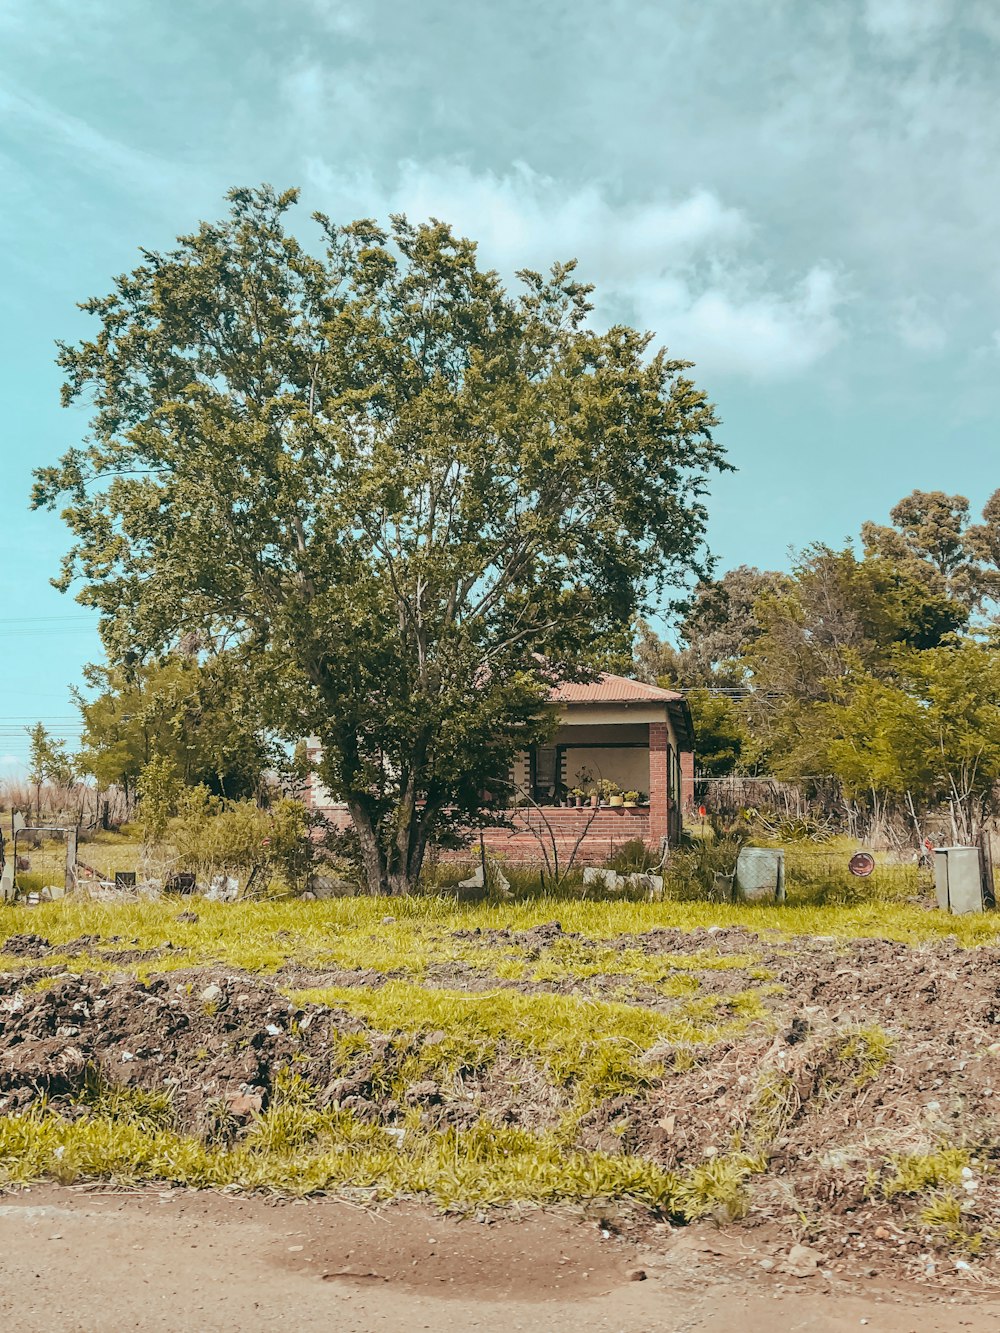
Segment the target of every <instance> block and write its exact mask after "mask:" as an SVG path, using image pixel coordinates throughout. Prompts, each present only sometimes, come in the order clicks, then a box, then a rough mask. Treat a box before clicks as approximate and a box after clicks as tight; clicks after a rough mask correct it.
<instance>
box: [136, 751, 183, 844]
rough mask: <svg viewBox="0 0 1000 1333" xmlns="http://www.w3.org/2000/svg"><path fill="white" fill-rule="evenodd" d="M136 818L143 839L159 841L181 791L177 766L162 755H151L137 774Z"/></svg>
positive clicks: (152, 841)
mask: <svg viewBox="0 0 1000 1333" xmlns="http://www.w3.org/2000/svg"><path fill="white" fill-rule="evenodd" d="M137 790H138V795H139V821H140V827H141V829H142V837H143V841H144V842H146V843H154V842H160V841H161V840H162V838H163V836H164V834H165V833H166V831H167V824H168V823H169V822H170V820H171V818H172V817H173V815H174V814H175V812H176V810H177V806H178V803H179V801H180V799H181V795H182V791H183V788H182V785H181V780H180V778H179V777H178V776H177V770H176V769H175V768H174V766H173V764H172V763H171V761H170V760H169V759H168V758H167V757H166V756H165V755H154V756H153V757H152V759H150V760H149V762H148V763H147V764H146V765H145V767H144V768H143V769H142V771H141V772H140V774H139V781H138V784H137Z"/></svg>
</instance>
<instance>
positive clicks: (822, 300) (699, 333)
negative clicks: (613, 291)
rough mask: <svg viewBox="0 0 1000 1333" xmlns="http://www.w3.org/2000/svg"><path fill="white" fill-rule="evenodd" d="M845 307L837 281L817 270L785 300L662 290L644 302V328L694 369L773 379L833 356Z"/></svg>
mask: <svg viewBox="0 0 1000 1333" xmlns="http://www.w3.org/2000/svg"><path fill="white" fill-rule="evenodd" d="M844 300H845V297H844V294H843V292H842V291H841V283H840V280H839V279H838V277H837V275H836V274H835V273H834V272H833V271H832V270H831V269H830V268H828V267H826V266H824V265H816V266H815V267H814V268H812V269H810V270H809V272H808V273H807V274H806V275H805V277H804V278H803V279H802V280H801V281H800V282H798V283H797V284H796V285H795V286H794V287H793V288H792V289H791V291H789V292H787V293H780V292H775V291H764V292H760V293H757V294H751V293H749V292H740V291H739V290H735V291H727V290H726V289H725V288H723V287H718V286H713V287H709V288H707V289H706V290H705V291H702V292H701V293H699V294H697V295H695V294H693V293H692V292H691V291H689V290H687V289H685V288H684V287H683V286H681V285H680V284H669V283H665V284H663V285H662V287H661V288H660V289H659V290H657V289H654V290H652V291H650V292H649V293H648V294H647V301H648V304H647V306H646V310H647V317H646V320H645V321H644V322H646V323H647V324H649V325H650V326H651V327H656V328H658V329H659V330H661V331H662V336H664V337H666V338H667V339H668V340H669V342H670V345H671V347H672V349H673V350H674V351H676V352H677V353H678V354H679V355H683V356H685V357H687V356H690V357H691V359H693V360H695V361H697V362H698V363H699V364H704V365H707V366H709V367H711V368H712V369H715V370H719V371H726V372H729V373H731V374H739V375H745V376H747V377H749V378H753V379H776V378H781V377H783V376H788V375H795V374H798V373H800V372H802V371H804V370H807V369H808V368H809V367H810V366H811V365H813V364H814V363H815V362H817V361H819V360H820V359H821V358H822V357H824V356H826V355H827V353H828V352H830V351H832V349H833V348H834V347H835V346H836V345H837V343H838V342H839V341H840V339H841V337H842V336H843V330H842V327H841V322H840V317H839V314H838V310H839V307H840V305H841V304H842V303H843V301H844ZM688 349H690V351H688Z"/></svg>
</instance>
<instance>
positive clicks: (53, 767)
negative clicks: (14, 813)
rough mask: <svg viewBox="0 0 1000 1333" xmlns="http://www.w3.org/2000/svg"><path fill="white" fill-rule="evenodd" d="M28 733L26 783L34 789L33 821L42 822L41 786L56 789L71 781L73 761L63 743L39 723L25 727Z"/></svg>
mask: <svg viewBox="0 0 1000 1333" xmlns="http://www.w3.org/2000/svg"><path fill="white" fill-rule="evenodd" d="M25 730H26V731H27V733H28V739H29V742H30V744H29V747H28V781H29V782H30V783H31V785H32V786H33V787H34V789H35V819H36V822H37V823H39V824H40V823H41V822H42V785H43V784H44V783H46V782H50V783H52V784H53V785H54V786H57V787H65V786H68V785H69V783H71V782H72V781H73V761H72V760H71V759H70V757H69V755H68V754H67V752H66V744H65V742H64V741H58V740H56V739H55V738H54V737H53V736H51V735H50V734H49V732H48V731H47V730H46V728H45V726H44V725H43V724H42V723H41V722H36V723H35V725H34V726H33V727H26V728H25Z"/></svg>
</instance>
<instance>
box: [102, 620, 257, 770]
mask: <svg viewBox="0 0 1000 1333" xmlns="http://www.w3.org/2000/svg"><path fill="white" fill-rule="evenodd" d="M186 647H187V648H188V651H183V652H182V651H176V652H172V653H168V654H166V655H165V656H164V657H162V658H151V659H150V660H149V661H146V662H144V663H141V664H137V663H134V662H133V663H130V664H129V665H127V666H111V667H103V668H97V667H91V668H89V669H88V672H87V676H88V682H89V684H90V685H91V686H93V687H95V688H96V689H97V690H98V691H99V693H97V694H96V695H95V696H94V697H93V698H91V699H86V698H84V697H83V695H81V694H78V695H77V699H76V702H77V707H78V708H79V709H80V715H81V717H82V719H83V738H82V749H81V754H80V762H81V765H82V766H83V768H84V771H86V772H88V773H91V774H93V776H94V777H95V778H96V779H97V781H98V784H99V785H100V786H101V787H109V786H112V785H118V786H121V787H122V788H123V789H124V790H125V791H126V792H130V791H131V790H132V789H134V787H135V784H136V782H137V780H138V777H139V774H140V773H141V772H142V769H143V768H144V766H145V765H146V764H148V763H149V761H150V760H151V759H152V758H153V757H154V756H159V757H161V758H165V759H167V760H168V761H169V763H170V765H171V767H172V769H173V770H174V772H175V773H176V774H177V776H178V777H179V778H180V779H181V781H183V782H184V783H185V784H186V785H188V786H196V785H198V784H199V783H204V785H206V786H207V787H208V788H209V789H210V790H211V791H213V792H215V793H216V794H218V795H221V796H246V795H252V794H255V793H256V792H257V791H258V789H259V787H260V781H261V773H262V772H263V770H264V768H265V767H266V766H267V764H268V762H269V761H270V760H271V759H272V758H273V756H271V755H270V753H269V750H268V747H267V746H266V745H265V743H264V740H263V737H262V735H261V726H260V713H259V709H257V708H256V707H255V706H254V703H253V699H252V697H251V696H250V695H249V694H248V693H247V691H246V688H245V685H246V682H245V680H243V681H241V680H240V679H239V672H238V670H237V667H236V664H235V662H234V660H233V659H232V657H231V655H227V654H224V653H223V654H216V655H214V656H212V657H210V658H208V659H207V660H205V661H199V659H198V656H197V653H196V651H195V650H194V646H193V645H191V644H190V643H187V644H186Z"/></svg>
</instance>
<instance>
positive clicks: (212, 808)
mask: <svg viewBox="0 0 1000 1333" xmlns="http://www.w3.org/2000/svg"><path fill="white" fill-rule="evenodd" d="M311 823H312V820H311V817H310V815H309V812H308V811H307V810H306V809H305V807H304V806H303V805H302V804H301V803H300V802H299V801H292V800H281V801H278V802H277V804H276V805H274V806H273V807H272V808H271V809H270V810H262V809H260V807H259V806H257V805H256V804H255V803H254V802H253V801H250V800H241V801H227V800H225V799H223V798H222V797H219V796H213V795H212V794H211V793H210V792H209V790H208V788H207V787H190V788H188V789H187V790H186V791H184V792H183V793H182V794H181V796H180V798H179V799H178V802H177V814H176V816H175V817H174V818H173V819H172V820H170V821H169V823H168V824H167V827H166V830H165V837H166V839H167V841H168V842H170V843H171V844H172V845H173V846H174V848H175V850H176V852H177V859H178V863H179V864H180V866H182V867H183V868H184V869H186V870H193V871H194V872H195V873H196V874H197V875H198V876H199V878H202V879H209V878H211V877H212V876H213V875H216V874H236V875H240V874H248V873H249V872H250V871H251V870H252V869H253V868H254V867H255V866H265V867H267V868H269V869H271V870H272V871H274V872H275V873H276V874H278V875H279V876H280V877H281V879H283V880H284V881H285V883H286V884H287V885H288V887H289V888H298V887H301V885H302V884H303V883H304V882H305V880H306V878H307V877H308V875H309V873H310V871H311V869H312V866H313V860H314V855H315V852H314V846H313V842H312V838H311Z"/></svg>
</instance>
